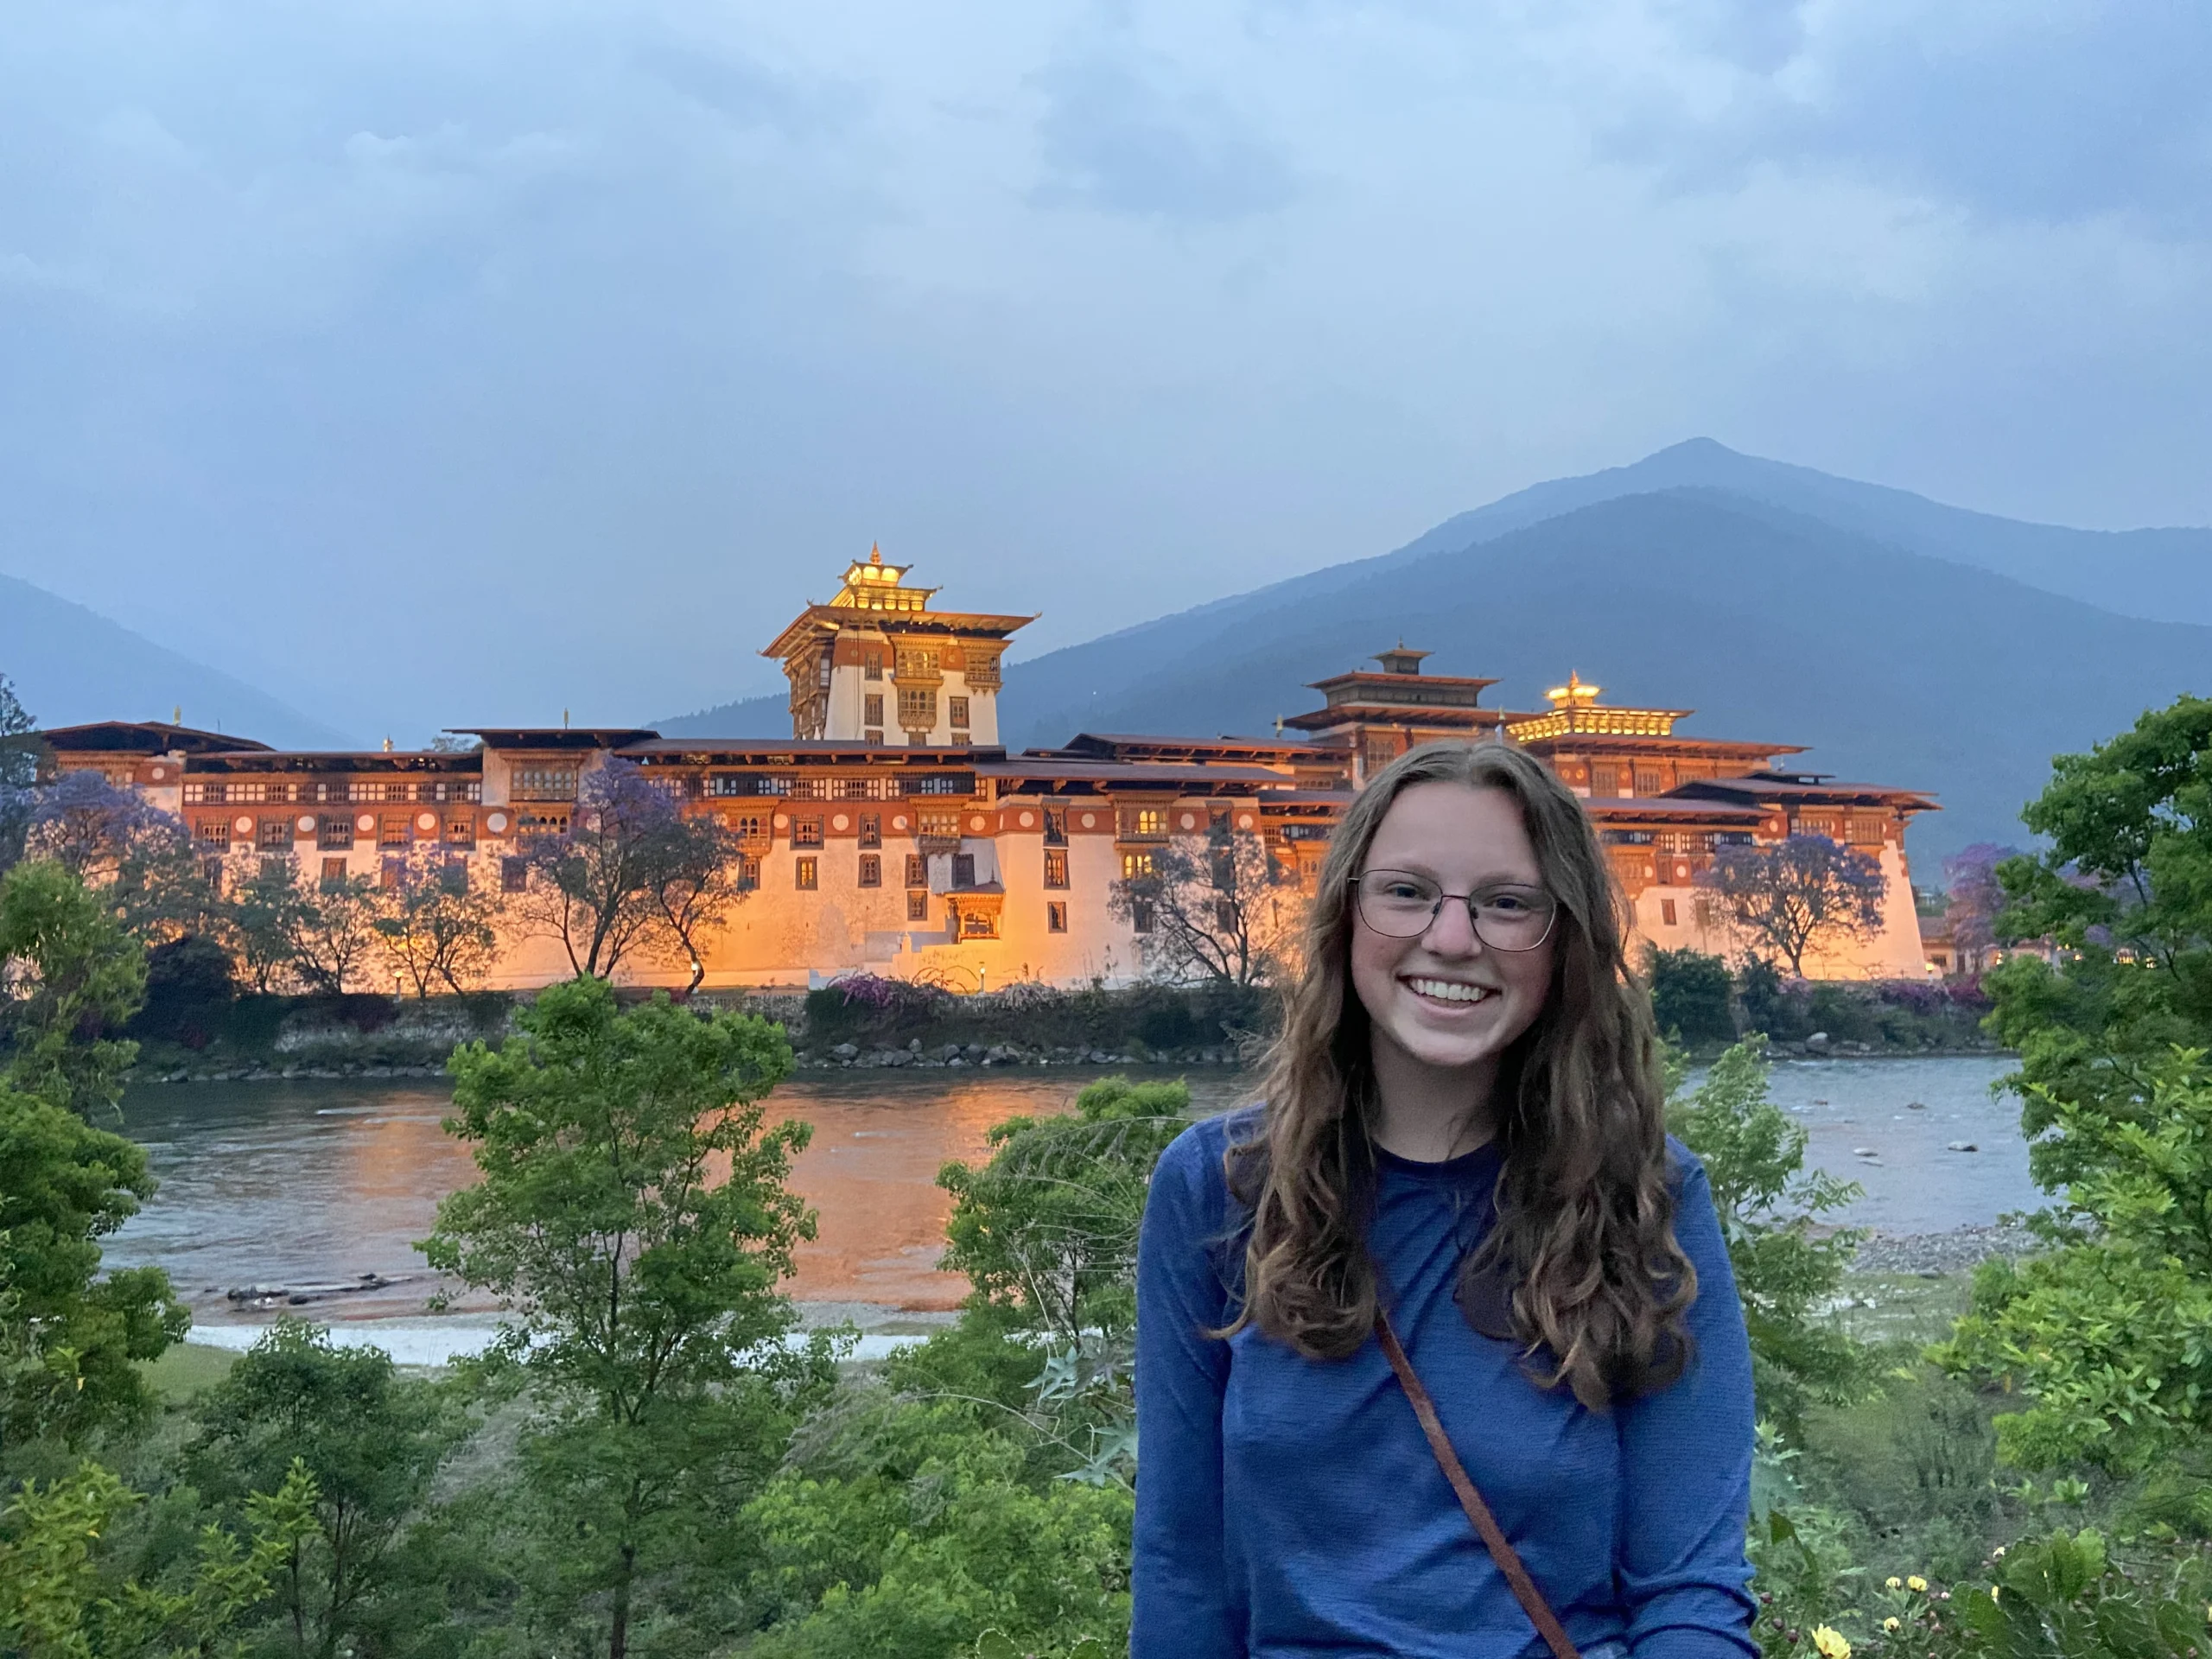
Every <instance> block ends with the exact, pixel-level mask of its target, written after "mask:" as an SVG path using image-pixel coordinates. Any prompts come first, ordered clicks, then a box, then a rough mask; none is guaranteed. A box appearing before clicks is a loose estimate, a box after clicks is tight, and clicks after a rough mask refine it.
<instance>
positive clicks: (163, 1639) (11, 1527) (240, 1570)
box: [0, 1463, 317, 1659]
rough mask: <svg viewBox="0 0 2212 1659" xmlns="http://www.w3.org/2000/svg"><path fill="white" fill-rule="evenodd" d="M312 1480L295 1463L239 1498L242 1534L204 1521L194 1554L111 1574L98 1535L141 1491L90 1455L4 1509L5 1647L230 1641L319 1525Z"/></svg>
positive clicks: (150, 1649)
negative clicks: (115, 1577)
mask: <svg viewBox="0 0 2212 1659" xmlns="http://www.w3.org/2000/svg"><path fill="white" fill-rule="evenodd" d="M316 1497H317V1494H316V1491H315V1480H314V1478H313V1477H312V1476H310V1475H309V1474H308V1472H307V1471H306V1470H305V1469H303V1468H302V1467H301V1466H300V1465H296V1464H295V1465H292V1466H291V1467H290V1468H289V1469H288V1470H287V1471H285V1475H284V1478H283V1482H282V1483H281V1484H279V1485H278V1486H277V1490H276V1491H273V1492H269V1493H265V1494H264V1493H257V1494H255V1495H254V1496H253V1497H251V1498H250V1499H249V1500H248V1501H247V1503H246V1505H245V1537H244V1539H243V1541H241V1539H240V1538H239V1536H238V1535H237V1534H235V1533H232V1532H229V1531H226V1530H225V1529H222V1528H220V1527H216V1526H212V1525H211V1526H208V1527H206V1528H204V1529H202V1530H201V1531H200V1535H199V1538H198V1540H197V1547H196V1548H195V1550H194V1553H193V1555H192V1557H191V1558H190V1559H189V1560H188V1561H185V1562H182V1563H180V1564H178V1565H176V1566H175V1567H173V1568H172V1569H171V1570H169V1571H168V1572H167V1573H163V1574H162V1575H161V1576H160V1577H159V1578H157V1579H156V1580H154V1581H152V1582H150V1583H149V1582H143V1581H141V1580H137V1579H125V1580H123V1581H122V1582H120V1583H119V1584H113V1583H111V1582H110V1581H109V1580H108V1579H107V1578H106V1577H105V1575H104V1573H103V1572H102V1568H103V1566H104V1565H105V1563H104V1562H103V1561H102V1560H101V1559H100V1558H101V1556H102V1554H104V1548H103V1545H104V1541H105V1539H106V1538H108V1537H109V1536H110V1535H111V1534H112V1533H113V1532H114V1531H115V1530H116V1524H117V1522H118V1520H119V1519H120V1518H121V1517H122V1516H124V1515H125V1514H126V1513H127V1512H128V1511H130V1510H131V1509H133V1508H134V1507H136V1506H137V1504H138V1503H140V1502H141V1499H140V1497H139V1495H138V1494H137V1492H134V1491H131V1490H130V1488H129V1487H128V1486H127V1485H125V1484H124V1482H123V1481H122V1479H121V1478H119V1477H118V1476H117V1475H116V1474H115V1473H114V1471H111V1470H109V1469H105V1468H103V1467H102V1466H101V1465H99V1464H96V1463H86V1464H85V1465H82V1466H81V1467H80V1468H79V1469H78V1470H77V1471H75V1472H74V1473H73V1474H71V1475H69V1476H67V1477H66V1478H61V1479H60V1480H56V1481H54V1482H53V1483H51V1484H49V1485H48V1486H47V1487H45V1488H44V1489H43V1490H41V1488H40V1486H39V1485H38V1484H37V1483H36V1482H35V1481H32V1482H27V1483H26V1484H24V1486H23V1488H22V1491H19V1492H17V1493H16V1497H15V1498H14V1500H13V1501H12V1502H11V1503H10V1504H9V1505H8V1507H7V1508H6V1509H5V1510H0V1652H10V1653H22V1654H25V1655H36V1656H41V1659H42V1656H47V1655H54V1656H58V1659H60V1656H66V1659H111V1656H114V1659H122V1656H142V1655H143V1656H148V1659H152V1656H170V1655H175V1656H182V1655H186V1654H205V1653H211V1652H232V1651H235V1650H236V1646H237V1644H236V1643H235V1642H234V1641H232V1642H225V1641H223V1640H222V1638H223V1637H226V1635H227V1634H229V1633H230V1632H232V1630H234V1629H235V1627H236V1626H237V1624H238V1621H239V1620H240V1618H242V1617H243V1616H244V1615H245V1613H246V1612H247V1611H249V1610H250V1609H251V1608H252V1607H254V1606H255V1605H257V1604H258V1603H259V1602H261V1601H262V1600H263V1599H265V1598H266V1597H267V1595H268V1593H269V1588H270V1582H271V1580H273V1579H274V1578H275V1577H276V1576H277V1573H278V1572H279V1571H280V1570H281V1568H282V1566H283V1561H284V1560H285V1559H286V1557H287V1556H288V1555H289V1554H291V1553H292V1552H293V1551H294V1550H295V1549H296V1548H298V1546H299V1544H300V1542H301V1541H302V1540H303V1539H304V1538H306V1537H307V1536H308V1535H311V1534H312V1533H313V1531H314V1529H315V1522H314V1518H313V1510H314V1507H315V1501H316Z"/></svg>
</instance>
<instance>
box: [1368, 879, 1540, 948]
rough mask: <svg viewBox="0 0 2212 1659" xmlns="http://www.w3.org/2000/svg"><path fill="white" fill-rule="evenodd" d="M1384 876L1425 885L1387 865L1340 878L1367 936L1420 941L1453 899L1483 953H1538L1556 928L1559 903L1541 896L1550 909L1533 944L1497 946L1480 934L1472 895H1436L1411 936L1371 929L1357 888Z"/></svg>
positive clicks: (1481, 926) (1480, 926)
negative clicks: (1463, 909) (1463, 911)
mask: <svg viewBox="0 0 2212 1659" xmlns="http://www.w3.org/2000/svg"><path fill="white" fill-rule="evenodd" d="M1385 872H1388V873H1389V874H1395V875H1409V876H1412V877H1413V878H1414V880H1418V881H1426V880H1428V878H1427V876H1425V875H1422V874H1421V873H1420V872H1419V871H1418V870H1399V869H1394V868H1392V867H1391V866H1389V865H1387V864H1386V865H1383V867H1381V868H1379V869H1372V870H1362V871H1361V872H1360V873H1359V874H1357V875H1351V876H1347V877H1345V878H1344V885H1345V886H1347V887H1350V888H1351V907H1352V912H1353V913H1354V914H1355V915H1357V917H1358V918H1359V919H1360V920H1361V921H1362V922H1364V923H1365V924H1366V925H1367V927H1368V929H1369V931H1370V932H1374V933H1378V934H1380V935H1382V937H1383V938H1386V939H1418V938H1421V936H1422V935H1423V934H1426V933H1427V931H1428V930H1429V929H1430V928H1432V927H1434V926H1435V925H1436V918H1438V917H1440V916H1441V915H1442V914H1443V913H1444V906H1446V904H1448V903H1450V902H1451V901H1452V899H1458V900H1459V902H1460V903H1461V904H1463V905H1465V906H1466V907H1467V927H1468V929H1469V931H1471V932H1472V933H1473V934H1474V936H1475V937H1476V938H1478V939H1480V940H1481V941H1482V943H1483V948H1484V950H1503V951H1504V952H1505V953H1506V954H1507V955H1508V956H1519V955H1521V954H1522V952H1523V951H1528V950H1542V949H1543V948H1544V946H1545V945H1546V944H1548V943H1549V942H1550V939H1551V937H1552V932H1553V930H1554V929H1555V928H1557V927H1558V926H1559V912H1560V902H1559V900H1558V899H1555V898H1554V897H1553V896H1552V895H1551V894H1550V893H1545V894H1544V899H1545V900H1546V902H1547V903H1548V904H1549V905H1550V906H1551V909H1550V911H1549V912H1548V913H1547V914H1546V916H1545V918H1544V931H1542V932H1541V934H1539V935H1538V936H1537V938H1536V940H1535V943H1534V944H1497V943H1496V942H1495V941H1494V940H1492V939H1491V938H1490V937H1489V936H1488V935H1486V934H1485V933H1484V931H1483V924H1482V918H1481V917H1480V916H1478V914H1477V913H1476V912H1475V895H1474V894H1473V893H1441V892H1440V893H1438V894H1437V895H1436V902H1435V903H1434V904H1433V905H1432V906H1429V912H1428V919H1427V921H1425V922H1423V923H1422V924H1421V926H1420V927H1419V928H1418V929H1416V930H1415V931H1413V932H1411V933H1393V932H1391V931H1389V929H1388V928H1382V927H1376V925H1375V923H1374V920H1373V919H1372V918H1370V916H1369V915H1368V913H1367V911H1366V909H1365V907H1364V906H1362V905H1361V903H1360V899H1359V884H1360V883H1361V882H1362V881H1364V880H1366V879H1367V878H1368V877H1369V876H1370V875H1379V874H1384V873H1385ZM1538 891H1541V889H1538Z"/></svg>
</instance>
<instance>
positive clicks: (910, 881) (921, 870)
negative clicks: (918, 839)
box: [906, 853, 930, 887]
mask: <svg viewBox="0 0 2212 1659" xmlns="http://www.w3.org/2000/svg"><path fill="white" fill-rule="evenodd" d="M929 884H930V872H929V864H928V862H927V861H925V859H924V858H923V857H922V855H920V854H919V853H909V854H907V855H906V885H907V886H908V887H927V886H929Z"/></svg>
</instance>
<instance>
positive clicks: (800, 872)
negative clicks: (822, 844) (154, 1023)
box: [791, 858, 821, 893]
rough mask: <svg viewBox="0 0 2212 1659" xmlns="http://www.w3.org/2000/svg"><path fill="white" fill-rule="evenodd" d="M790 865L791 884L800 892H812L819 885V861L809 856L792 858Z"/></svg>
mask: <svg viewBox="0 0 2212 1659" xmlns="http://www.w3.org/2000/svg"><path fill="white" fill-rule="evenodd" d="M791 866H792V885H793V886H794V887H797V888H798V890H799V891H800V892H801V893H812V892H813V891H814V890H815V889H816V888H817V887H819V886H820V885H821V880H820V876H821V865H820V862H819V861H817V860H815V859H811V858H800V859H794V860H792V861H791Z"/></svg>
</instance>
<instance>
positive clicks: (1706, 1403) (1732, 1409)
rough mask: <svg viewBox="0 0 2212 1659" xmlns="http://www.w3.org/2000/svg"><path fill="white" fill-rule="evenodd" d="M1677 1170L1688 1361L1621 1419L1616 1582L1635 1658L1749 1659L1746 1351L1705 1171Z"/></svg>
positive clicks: (1687, 1164)
mask: <svg viewBox="0 0 2212 1659" xmlns="http://www.w3.org/2000/svg"><path fill="white" fill-rule="evenodd" d="M1670 1150H1673V1151H1674V1152H1675V1156H1676V1157H1677V1158H1678V1159H1680V1160H1681V1164H1682V1166H1683V1175H1682V1182H1681V1193H1680V1196H1679V1198H1678V1199H1677V1201H1676V1206H1675V1238H1676V1240H1677V1241H1678V1242H1679V1243H1681V1247H1682V1252H1683V1254H1684V1255H1688V1257H1689V1259H1690V1262H1691V1265H1692V1266H1694V1268H1696V1269H1697V1300H1695V1301H1694V1303H1692V1304H1691V1306H1690V1309H1689V1313H1688V1325H1689V1330H1690V1334H1691V1337H1692V1338H1693V1340H1694V1344H1695V1347H1694V1356H1693V1357H1692V1359H1691V1362H1690V1365H1689V1368H1688V1370H1687V1371H1686V1372H1685V1373H1684V1374H1683V1376H1681V1378H1680V1379H1679V1380H1678V1381H1677V1382H1676V1383H1674V1384H1673V1386H1671V1387H1669V1388H1667V1389H1662V1390H1660V1391H1659V1392H1658V1393H1656V1394H1652V1395H1645V1396H1644V1397H1643V1398H1642V1399H1640V1400H1637V1401H1635V1402H1631V1403H1630V1404H1628V1405H1625V1406H1623V1407H1621V1408H1619V1410H1620V1414H1621V1423H1620V1434H1621V1467H1622V1474H1623V1492H1622V1504H1623V1509H1622V1515H1621V1528H1620V1533H1619V1539H1620V1543H1619V1558H1618V1561H1617V1562H1616V1564H1615V1572H1616V1575H1617V1580H1618V1586H1619V1594H1620V1599H1621V1604H1622V1605H1623V1607H1624V1610H1625V1611H1626V1613H1627V1617H1628V1639H1629V1644H1630V1648H1631V1649H1633V1650H1634V1653H1635V1656H1636V1659H1744V1656H1749V1659H1758V1651H1759V1650H1758V1646H1757V1645H1756V1644H1755V1643H1753V1642H1752V1640H1751V1618H1752V1615H1753V1614H1754V1613H1755V1612H1756V1611H1758V1604H1757V1603H1756V1602H1755V1601H1754V1600H1753V1599H1752V1597H1751V1591H1750V1588H1749V1586H1750V1583H1751V1566H1750V1563H1749V1562H1748V1561H1746V1560H1745V1555H1744V1529H1745V1522H1746V1521H1747V1519H1748V1517H1749V1513H1750V1507H1751V1446H1752V1441H1753V1439H1754V1432H1753V1429H1754V1408H1753V1406H1752V1402H1751V1344H1750V1341H1749V1339H1748V1338H1746V1337H1745V1333H1744V1310H1743V1306H1742V1304H1741V1303H1740V1302H1739V1301H1738V1300H1737V1296H1736V1277H1735V1274H1733V1273H1732V1271H1731V1270H1730V1268H1729V1265H1728V1250H1727V1246H1726V1243H1724V1242H1723V1240H1722V1238H1721V1236H1720V1222H1719V1217H1717V1216H1715V1215H1714V1214H1713V1193H1712V1189H1711V1187H1710V1186H1709V1185H1708V1184H1707V1180H1706V1175H1705V1169H1704V1166H1702V1165H1700V1163H1699V1162H1698V1161H1697V1160H1696V1159H1695V1158H1694V1157H1693V1156H1691V1155H1690V1154H1688V1152H1686V1151H1683V1150H1681V1148H1679V1147H1670Z"/></svg>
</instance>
